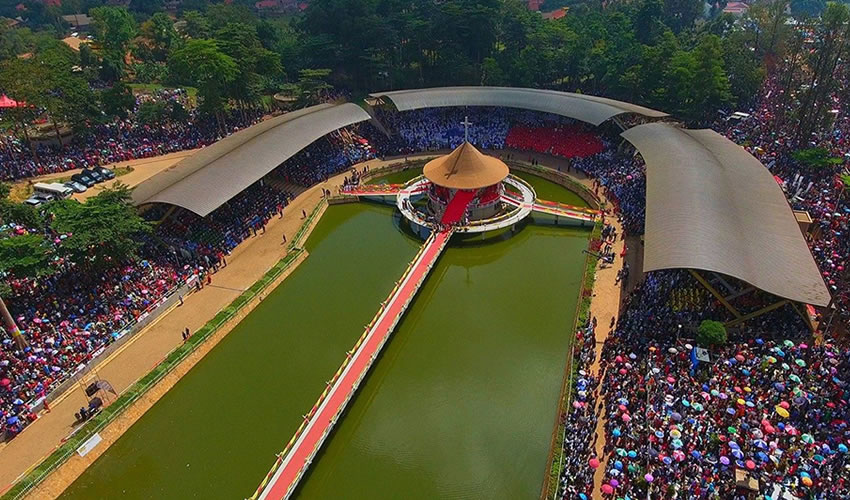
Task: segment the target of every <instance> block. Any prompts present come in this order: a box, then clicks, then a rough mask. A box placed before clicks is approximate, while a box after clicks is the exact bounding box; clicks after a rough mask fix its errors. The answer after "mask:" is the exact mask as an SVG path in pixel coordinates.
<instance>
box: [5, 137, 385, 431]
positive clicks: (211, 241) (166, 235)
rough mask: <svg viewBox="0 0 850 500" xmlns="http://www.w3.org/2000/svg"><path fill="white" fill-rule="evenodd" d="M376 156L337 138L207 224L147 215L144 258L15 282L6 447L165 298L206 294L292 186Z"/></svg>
mask: <svg viewBox="0 0 850 500" xmlns="http://www.w3.org/2000/svg"><path fill="white" fill-rule="evenodd" d="M374 155H375V153H374V148H373V147H372V146H371V145H370V144H369V142H368V141H366V140H365V139H363V138H361V137H359V136H357V135H356V133H355V132H354V131H352V130H343V131H340V132H338V133H336V134H334V135H332V136H328V137H325V138H323V139H320V140H319V141H316V142H315V143H313V144H312V145H310V146H309V147H308V148H307V149H305V150H304V151H302V152H301V153H299V154H298V155H296V156H295V157H293V158H291V159H289V160H287V161H286V162H284V163H283V164H282V165H281V166H280V167H278V168H277V169H276V170H275V171H274V172H273V173H272V174H271V175H270V176H268V178H264V179H261V180H260V181H258V182H257V183H255V184H253V185H251V186H250V187H248V188H247V189H245V190H244V191H242V192H241V193H239V194H238V195H237V196H235V197H234V198H232V199H230V200H228V201H227V202H226V203H224V204H223V205H222V206H221V207H219V208H217V209H216V210H215V211H213V212H212V213H211V214H209V215H208V216H206V217H199V216H197V215H196V214H194V213H192V212H190V211H188V210H185V209H181V208H177V209H175V210H169V208H170V207H168V206H166V205H159V206H154V207H152V208H151V209H150V210H148V211H146V212H144V213H143V217H144V218H146V219H147V220H149V221H152V222H154V221H160V220H161V222H160V223H158V224H157V225H156V230H155V232H154V234H153V235H152V236H148V237H145V244H144V246H143V248H142V252H141V254H142V258H140V259H138V260H134V261H129V262H123V263H120V264H118V265H116V266H114V267H112V268H107V269H97V270H92V269H83V268H80V267H78V266H75V265H73V264H70V263H68V264H67V265H65V266H64V267H63V268H62V269H61V270H60V271H59V272H57V273H56V274H54V275H52V276H50V277H48V278H38V279H24V280H17V281H12V282H11V285H12V293H11V294H10V295H9V296H8V297H4V298H5V299H6V302H7V304H8V307H9V308H10V310H11V311H12V312H13V314H14V315H15V319H16V322H17V324H18V327H19V328H20V329H21V330H22V332H23V333H24V335H25V336H26V338H27V340H28V343H29V345H28V346H27V347H25V348H23V349H19V348H18V347H17V345H16V344H15V342H14V341H13V339H12V337H11V335H9V334H8V332H5V330H4V331H3V333H2V335H0V338H2V347H0V439H2V438H7V439H8V438H11V437H14V436H15V435H16V434H18V433H19V432H20V431H21V430H23V428H25V427H26V426H27V425H28V424H29V423H31V422H32V421H33V420H34V419H35V418H36V415H35V413H34V412H33V408H34V407H35V406H37V405H38V403H39V402H40V401H41V400H42V398H44V397H45V396H46V395H47V394H48V393H49V392H50V391H51V390H52V389H54V388H56V387H57V386H58V385H59V384H61V383H62V382H64V381H65V380H67V379H68V378H69V377H71V376H73V374H74V373H76V372H77V371H79V370H80V369H82V368H83V366H84V365H85V364H86V363H88V362H89V361H90V360H92V359H93V358H94V357H96V356H97V355H98V354H99V353H100V352H102V351H103V349H104V348H105V347H106V346H108V345H109V344H110V343H112V342H114V341H116V340H117V339H118V338H119V336H121V335H123V334H124V332H126V331H127V329H128V328H130V327H132V326H133V325H134V324H135V323H136V322H137V320H138V319H139V318H140V317H141V316H143V315H145V314H148V313H150V312H151V311H152V310H153V308H155V307H156V306H157V305H158V304H160V303H161V301H162V300H163V299H164V298H165V297H166V296H168V295H170V294H172V293H174V292H175V290H177V289H178V287H180V286H182V285H184V284H190V285H192V286H194V287H201V286H202V285H203V284H204V282H205V281H207V280H210V279H211V275H212V273H215V272H216V271H217V270H218V269H220V268H221V267H223V266H226V265H227V256H228V255H229V254H230V253H231V252H232V251H233V250H234V249H235V248H236V247H237V246H238V245H239V244H240V243H241V242H242V241H244V240H246V239H247V238H250V237H252V236H255V235H257V234H258V233H263V232H265V227H266V225H267V224H268V222H269V221H270V220H271V219H272V218H273V217H275V216H282V215H283V210H284V208H285V207H286V205H287V204H288V203H289V202H290V201H291V200H292V198H293V193H292V192H289V191H287V186H290V185H301V186H310V185H312V184H315V183H317V182H321V181H323V180H326V179H327V178H328V177H330V176H332V175H335V174H337V173H339V172H341V171H344V170H346V169H348V168H350V167H351V165H354V164H355V163H358V162H361V161H363V160H365V159H368V158H372V157H374ZM278 181H283V182H278ZM166 215H167V216H166ZM12 226H15V231H13V232H14V234H16V235H20V234H28V233H31V232H35V233H42V234H46V235H47V236H48V237H49V239H50V240H51V241H55V243H56V244H57V245H61V242H62V240H63V238H62V235H60V234H53V233H52V232H51V230H50V229H49V228H48V227H40V228H28V227H23V226H20V225H16V224H10V227H12Z"/></svg>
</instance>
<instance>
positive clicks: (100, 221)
mask: <svg viewBox="0 0 850 500" xmlns="http://www.w3.org/2000/svg"><path fill="white" fill-rule="evenodd" d="M129 196H130V195H129V188H127V187H126V186H121V185H119V186H118V187H116V188H114V189H105V190H103V191H102V192H100V193H98V194H97V196H94V197H92V198H89V199H88V200H87V201H86V202H85V203H80V202H78V201H76V200H60V201H57V202H54V203H52V204H51V205H50V207H49V209H50V212H51V214H52V216H53V221H52V222H51V224H50V226H51V228H52V229H53V230H54V231H57V232H59V233H64V234H69V235H70V236H69V237H68V238H66V239H65V240H63V242H62V246H61V247H60V250H61V252H62V253H63V254H64V255H66V256H67V257H68V258H70V259H71V260H72V261H73V262H75V263H76V264H77V265H78V266H82V267H84V268H88V269H93V270H96V269H104V268H107V267H110V266H113V265H116V264H120V263H121V262H124V261H126V260H128V259H133V258H136V257H137V256H138V253H137V252H138V250H139V248H141V246H142V241H143V240H142V239H141V238H140V236H141V235H145V234H148V233H150V232H151V231H152V227H151V225H150V224H149V223H148V222H146V221H145V220H144V219H142V218H141V216H139V213H138V212H137V211H136V209H135V208H134V207H133V206H132V204H131V203H130V202H129Z"/></svg>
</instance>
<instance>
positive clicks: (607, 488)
mask: <svg viewBox="0 0 850 500" xmlns="http://www.w3.org/2000/svg"><path fill="white" fill-rule="evenodd" d="M602 493H605V494H606V495H610V494H612V493H614V488H613V487H612V486H611V485H610V484H603V485H602Z"/></svg>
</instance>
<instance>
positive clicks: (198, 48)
mask: <svg viewBox="0 0 850 500" xmlns="http://www.w3.org/2000/svg"><path fill="white" fill-rule="evenodd" d="M168 69H169V72H170V74H171V75H172V77H173V78H174V79H175V80H176V81H178V82H180V83H181V84H184V85H190V86H193V87H197V88H198V96H199V97H200V99H201V109H202V110H203V111H205V112H208V113H212V114H215V115H216V117H217V118H218V120H219V126H221V114H220V112H221V110H222V109H223V108H224V105H225V102H226V101H225V91H226V89H227V86H228V85H229V84H230V83H231V82H232V81H233V80H234V79H235V78H236V75H237V71H238V69H237V67H236V63H235V62H234V61H233V58H232V57H230V56H229V55H227V54H225V53H224V52H222V51H221V50H220V49H219V48H218V45H217V44H216V42H215V41H213V40H189V41H188V42H186V44H185V45H184V46H183V47H181V48H179V49H177V50H175V51H174V52H172V53H171V56H170V57H169V59H168Z"/></svg>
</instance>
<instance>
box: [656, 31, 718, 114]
mask: <svg viewBox="0 0 850 500" xmlns="http://www.w3.org/2000/svg"><path fill="white" fill-rule="evenodd" d="M667 76H668V78H667V87H668V90H669V96H670V98H671V101H672V103H674V105H675V106H676V109H677V111H678V112H679V113H680V114H681V115H683V116H684V117H686V118H688V119H690V120H692V121H697V122H699V121H702V120H705V119H707V118H708V117H710V116H712V115H713V114H714V112H716V111H717V110H718V109H719V108H721V107H723V106H725V105H727V104H729V103H730V102H731V101H732V92H731V90H730V84H729V78H728V76H727V75H726V71H725V69H724V62H723V53H722V50H721V46H720V38H719V37H718V36H717V35H703V36H702V37H701V38H700V41H699V43H698V44H697V46H696V47H695V48H694V49H693V50H691V51H684V50H680V51H679V52H678V53H677V54H676V55H675V56H674V57H673V58H672V61H671V65H670V69H669V71H668V75H667Z"/></svg>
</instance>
